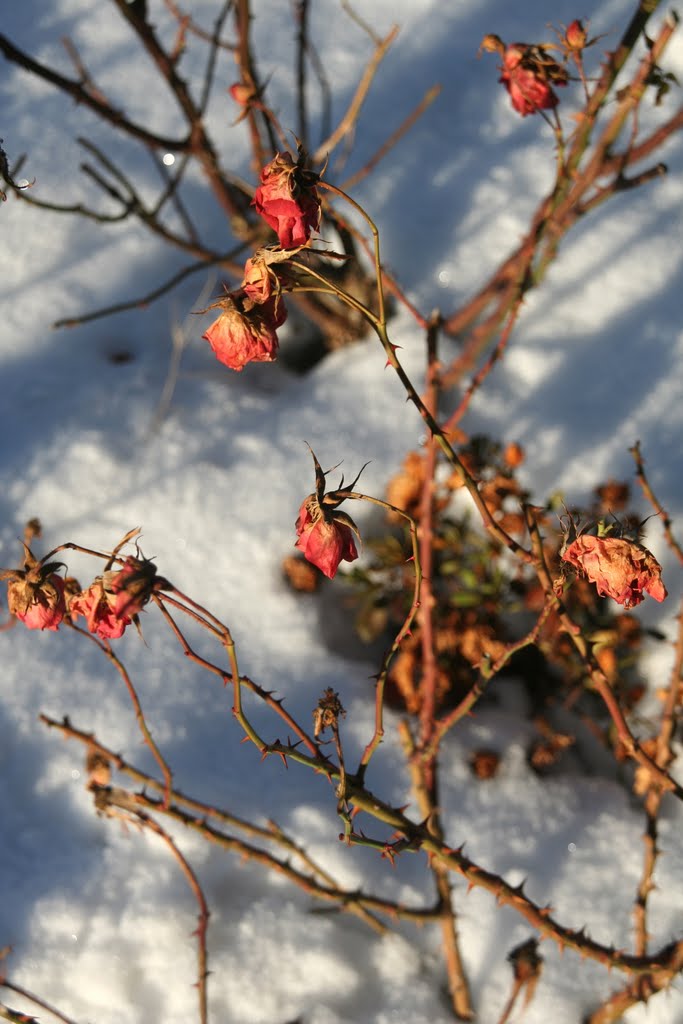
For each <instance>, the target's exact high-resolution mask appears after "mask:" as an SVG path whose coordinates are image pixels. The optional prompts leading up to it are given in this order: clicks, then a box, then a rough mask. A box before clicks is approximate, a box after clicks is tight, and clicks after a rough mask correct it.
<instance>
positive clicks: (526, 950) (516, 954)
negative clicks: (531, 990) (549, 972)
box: [507, 939, 543, 984]
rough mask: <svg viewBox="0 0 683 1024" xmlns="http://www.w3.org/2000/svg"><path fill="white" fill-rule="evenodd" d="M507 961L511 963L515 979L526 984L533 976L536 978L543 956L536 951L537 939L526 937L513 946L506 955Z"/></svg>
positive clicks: (539, 971)
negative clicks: (524, 940)
mask: <svg viewBox="0 0 683 1024" xmlns="http://www.w3.org/2000/svg"><path fill="white" fill-rule="evenodd" d="M507 961H508V963H509V964H511V965H512V971H513V974H514V976H515V980H516V981H521V982H524V983H526V984H528V983H529V981H530V980H532V979H534V978H536V979H537V978H538V976H539V975H540V973H541V969H542V967H543V957H542V956H541V954H540V953H539V952H538V941H537V940H536V939H527V941H526V942H522V943H521V944H520V945H519V946H515V948H514V949H512V950H510V952H509V953H508V955H507Z"/></svg>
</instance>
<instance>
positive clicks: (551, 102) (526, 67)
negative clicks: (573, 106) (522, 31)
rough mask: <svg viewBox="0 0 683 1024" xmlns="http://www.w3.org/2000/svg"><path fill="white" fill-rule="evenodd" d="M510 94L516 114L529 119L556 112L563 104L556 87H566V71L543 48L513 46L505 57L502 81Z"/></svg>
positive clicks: (523, 45)
mask: <svg viewBox="0 0 683 1024" xmlns="http://www.w3.org/2000/svg"><path fill="white" fill-rule="evenodd" d="M499 81H500V82H502V83H503V85H504V86H505V88H506V89H507V91H508V92H509V94H510V101H511V103H512V106H513V107H514V108H515V110H516V111H517V112H518V113H519V114H521V115H522V117H526V116H527V115H528V114H536V113H538V111H539V110H554V108H555V107H556V106H557V104H558V103H559V102H560V101H559V99H558V97H557V95H556V93H555V92H554V91H553V89H552V86H553V85H566V84H567V82H568V81H569V76H568V74H567V72H566V70H565V69H564V68H563V67H562V66H561V65H560V64H557V63H556V61H554V60H553V59H552V58H551V57H550V56H549V54H548V53H547V51H546V50H544V49H543V47H541V46H528V45H527V44H526V43H513V44H512V45H511V46H508V47H506V49H505V52H504V54H503V67H502V74H501V76H500V79H499Z"/></svg>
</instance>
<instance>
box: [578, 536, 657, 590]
mask: <svg viewBox="0 0 683 1024" xmlns="http://www.w3.org/2000/svg"><path fill="white" fill-rule="evenodd" d="M562 558H563V559H564V561H565V562H569V563H570V564H571V565H573V566H575V567H576V568H577V569H578V570H579V571H580V572H582V573H584V574H585V575H586V576H587V577H588V579H589V580H591V582H592V583H595V585H596V587H597V591H598V594H600V596H601V597H611V598H613V599H614V600H615V601H616V602H617V604H622V605H623V606H624V607H625V608H633V607H635V605H637V604H640V603H641V601H642V600H643V599H644V597H645V594H649V595H650V597H653V598H654V599H655V601H663V600H664V598H665V597H666V596H667V591H666V587H665V586H664V584H663V583H662V578H661V577H662V567H661V565H660V564H659V562H658V561H657V559H656V558H655V556H654V555H653V554H651V552H649V551H648V550H647V548H644V547H643V546H642V544H636V543H635V541H630V540H623V539H622V538H619V537H609V536H607V537H592V536H586V535H582V536H581V537H577V538H576V540H575V541H573V542H572V543H571V544H570V545H569V546H568V547H567V548H566V550H565V551H564V552H563V553H562Z"/></svg>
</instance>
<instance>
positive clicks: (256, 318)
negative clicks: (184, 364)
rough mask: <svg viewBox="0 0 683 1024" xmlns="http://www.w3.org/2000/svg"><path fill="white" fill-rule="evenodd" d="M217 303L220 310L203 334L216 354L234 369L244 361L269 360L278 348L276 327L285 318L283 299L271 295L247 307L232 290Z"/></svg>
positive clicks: (273, 356) (285, 311)
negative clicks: (257, 303) (216, 317)
mask: <svg viewBox="0 0 683 1024" xmlns="http://www.w3.org/2000/svg"><path fill="white" fill-rule="evenodd" d="M217 305H219V306H220V308H221V309H222V313H221V315H220V316H219V317H218V319H217V320H214V322H213V323H212V324H211V326H210V327H209V328H208V329H207V330H206V331H205V332H204V334H203V335H202V337H203V338H204V339H205V340H206V341H208V343H209V344H210V345H211V348H212V349H213V351H214V353H215V355H216V358H217V359H218V360H219V361H220V362H221V363H224V364H225V366H228V367H229V368H230V369H231V370H237V371H239V370H243V369H244V367H245V366H246V365H247V363H271V362H272V361H273V360H274V359H275V357H276V355H277V350H278V337H277V328H278V327H281V326H282V324H283V323H284V322H285V320H286V319H287V310H286V308H285V304H284V302H283V301H282V299H281V298H280V297H279V296H276V295H273V296H272V297H271V298H270V299H268V300H267V301H265V302H263V303H261V304H260V305H251V308H250V309H246V308H245V303H244V300H243V298H242V297H241V296H240V295H239V293H238V292H234V293H232V294H231V295H228V296H226V297H225V298H224V299H222V300H221V301H220V303H218V304H217Z"/></svg>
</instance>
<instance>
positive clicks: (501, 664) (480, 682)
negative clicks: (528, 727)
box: [420, 596, 555, 759]
mask: <svg viewBox="0 0 683 1024" xmlns="http://www.w3.org/2000/svg"><path fill="white" fill-rule="evenodd" d="M554 609H555V597H554V596H553V597H550V598H546V603H545V605H544V606H543V609H542V611H541V613H540V615H539V617H538V619H537V620H536V623H535V625H534V627H533V628H532V629H531V630H530V631H529V632H528V633H527V634H526V635H525V636H523V637H522V638H521V639H520V640H517V641H514V642H513V643H511V644H508V645H507V647H506V648H505V650H504V651H503V653H502V654H501V655H500V656H499V657H498V658H496V660H495V661H494V662H489V661H486V660H485V661H482V664H481V665H480V666H479V677H478V678H477V679H476V680H475V681H474V683H473V684H472V688H471V689H470V692H469V693H468V694H467V695H466V696H465V697H463V699H462V700H461V701H460V703H459V704H457V705H456V707H454V708H453V709H452V711H449V712H448V714H446V715H444V717H443V718H440V719H439V720H438V721H437V722H436V723H435V725H434V731H433V734H432V738H431V742H430V743H429V744H428V746H426V747H425V748H424V750H422V751H421V752H420V753H421V756H422V757H423V758H427V759H429V758H432V757H436V754H437V752H438V749H439V746H440V744H441V741H442V740H443V738H444V736H445V735H446V733H447V732H449V731H450V730H451V729H452V728H453V726H454V725H456V724H457V723H458V722H460V721H461V720H462V719H463V718H465V717H466V716H467V715H469V714H470V713H471V711H472V708H473V707H474V705H475V704H476V703H477V701H478V700H479V698H480V697H482V696H483V695H484V693H485V691H486V688H487V687H488V684H489V683H490V681H491V680H492V679H493V678H494V677H495V676H496V675H498V673H499V672H500V671H502V669H503V668H505V666H506V664H507V663H508V661H509V660H510V658H511V657H512V656H513V655H514V654H516V653H517V651H521V650H523V648H525V647H529V646H530V645H532V644H535V643H536V641H537V640H538V636H539V633H540V632H541V629H542V628H543V624H544V623H545V621H546V619H547V618H548V616H549V615H550V613H551V612H552V611H554Z"/></svg>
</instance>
